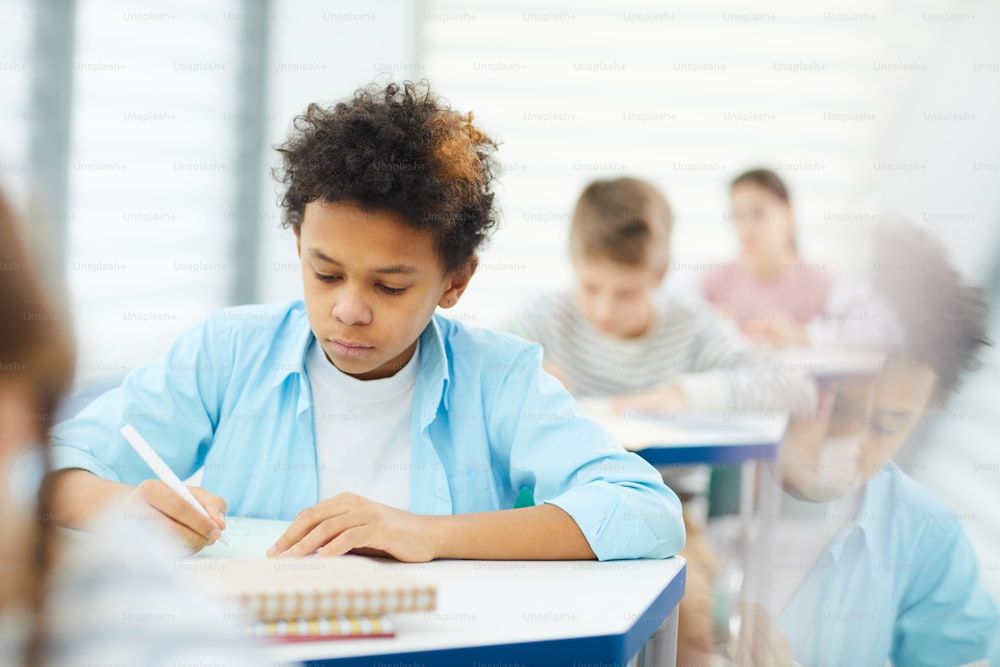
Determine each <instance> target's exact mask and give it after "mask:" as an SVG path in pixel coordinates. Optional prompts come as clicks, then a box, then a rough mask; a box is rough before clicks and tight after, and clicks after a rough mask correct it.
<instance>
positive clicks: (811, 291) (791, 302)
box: [702, 262, 833, 327]
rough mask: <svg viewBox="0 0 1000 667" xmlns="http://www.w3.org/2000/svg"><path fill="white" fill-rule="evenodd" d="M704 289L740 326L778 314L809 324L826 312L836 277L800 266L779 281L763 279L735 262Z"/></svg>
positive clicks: (705, 281) (710, 276)
mask: <svg viewBox="0 0 1000 667" xmlns="http://www.w3.org/2000/svg"><path fill="white" fill-rule="evenodd" d="M702 287H703V289H704V293H705V298H706V299H708V301H709V302H711V303H712V304H714V305H715V306H716V307H717V308H719V309H721V310H722V311H723V312H725V313H727V315H729V316H730V317H732V318H733V319H735V320H736V322H737V324H739V326H740V327H743V326H745V325H746V324H748V323H749V322H750V321H752V320H754V319H756V318H759V317H761V316H764V315H766V314H768V313H773V312H775V311H780V312H783V313H785V314H787V315H788V316H789V317H791V318H792V319H794V320H795V321H796V322H799V323H800V324H806V323H807V322H809V320H811V319H813V318H815V317H820V316H822V315H824V314H825V313H826V308H827V301H828V299H829V296H830V290H831V288H832V287H833V276H831V275H830V274H829V273H827V272H826V271H823V270H821V269H816V268H812V267H809V266H808V265H805V264H798V265H796V266H795V267H793V268H792V269H790V270H788V271H785V272H784V273H783V274H781V275H780V276H778V277H776V278H773V279H764V280H761V279H759V278H756V277H754V275H753V274H752V273H751V272H750V269H749V268H748V267H747V266H746V265H745V264H743V262H735V263H733V264H729V265H727V266H724V267H722V268H721V269H717V270H715V271H713V272H711V273H709V274H708V275H706V276H705V277H704V279H703V282H702Z"/></svg>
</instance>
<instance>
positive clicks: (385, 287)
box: [378, 284, 406, 296]
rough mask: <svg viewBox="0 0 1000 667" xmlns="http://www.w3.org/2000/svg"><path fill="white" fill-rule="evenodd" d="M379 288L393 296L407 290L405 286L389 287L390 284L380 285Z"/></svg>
mask: <svg viewBox="0 0 1000 667" xmlns="http://www.w3.org/2000/svg"><path fill="white" fill-rule="evenodd" d="M378 288H379V289H380V290H382V291H383V292H385V293H386V294H391V295H393V296H399V295H400V294H402V293H403V292H405V291H406V288H405V287H389V286H388V285H381V284H380V285H378Z"/></svg>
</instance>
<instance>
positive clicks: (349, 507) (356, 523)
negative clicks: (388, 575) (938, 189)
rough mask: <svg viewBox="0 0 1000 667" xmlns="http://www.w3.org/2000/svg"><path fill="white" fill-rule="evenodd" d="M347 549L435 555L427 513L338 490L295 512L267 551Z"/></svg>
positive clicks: (334, 552) (407, 556)
mask: <svg viewBox="0 0 1000 667" xmlns="http://www.w3.org/2000/svg"><path fill="white" fill-rule="evenodd" d="M349 551H354V552H355V553H362V554H366V555H389V556H392V557H393V558H396V559H397V560H401V561H404V562H408V563H423V562H426V561H429V560H433V559H434V557H435V543H434V534H433V531H432V530H431V527H430V525H429V523H428V517H425V516H422V515H420V514H413V513H411V512H407V511H404V510H401V509H397V508H395V507H389V506H388V505H382V504H380V503H376V502H374V501H371V500H368V499H367V498H362V497H361V496H358V495H355V494H353V493H341V494H338V495H336V496H334V497H333V498H330V499H328V500H324V501H323V502H321V503H318V504H316V505H313V506H312V507H308V508H306V509H304V510H302V511H301V512H299V514H298V516H296V517H295V520H294V521H292V525H290V526H289V527H288V530H286V531H285V533H284V535H282V536H281V537H280V538H278V541H277V542H275V544H274V546H273V547H271V549H270V550H269V551H268V552H267V555H268V556H269V557H272V558H285V557H291V556H308V555H310V554H312V553H314V552H315V553H316V555H318V556H340V555H343V554H346V553H347V552H349Z"/></svg>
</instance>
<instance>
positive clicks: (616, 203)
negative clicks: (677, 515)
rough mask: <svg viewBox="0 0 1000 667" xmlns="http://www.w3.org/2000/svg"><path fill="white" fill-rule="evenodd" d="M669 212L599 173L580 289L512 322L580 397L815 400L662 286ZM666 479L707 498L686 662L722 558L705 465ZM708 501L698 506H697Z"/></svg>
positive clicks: (701, 629) (537, 303)
mask: <svg viewBox="0 0 1000 667" xmlns="http://www.w3.org/2000/svg"><path fill="white" fill-rule="evenodd" d="M671 224H672V220H671V211H670V206H669V204H668V203H667V200H666V199H665V198H664V196H663V195H662V194H661V193H660V192H659V191H658V190H657V189H656V188H655V187H653V186H652V185H651V184H649V183H647V182H646V181H642V180H639V179H636V178H616V179H613V180H599V181H594V182H593V183H591V184H589V185H588V186H587V187H586V188H585V189H584V190H583V193H582V194H581V195H580V197H579V200H578V201H577V204H576V208H575V210H574V212H573V217H572V220H571V223H570V234H569V246H570V254H571V258H572V261H573V267H574V271H575V279H576V285H575V288H573V289H571V290H566V291H560V292H555V293H551V294H544V295H541V296H539V297H536V298H535V299H533V300H532V301H530V302H529V303H528V304H526V305H525V306H524V308H523V310H522V312H521V315H520V317H518V318H516V319H514V320H513V321H512V322H510V324H509V325H508V326H509V329H510V330H511V331H512V332H514V333H517V334H519V335H521V336H523V337H524V338H527V339H528V340H533V341H536V342H538V343H540V344H541V345H542V348H543V349H544V353H545V362H546V367H547V369H548V370H549V372H550V373H552V374H553V375H555V376H556V377H557V378H559V379H560V380H561V381H562V382H563V383H564V384H565V386H566V387H567V388H569V390H570V391H572V392H573V393H574V394H576V395H577V396H578V397H584V398H589V397H600V398H607V397H611V398H613V399H614V405H615V406H616V407H617V408H618V409H620V410H642V411H654V412H677V411H683V410H695V411H710V412H720V413H721V412H726V411H731V410H765V409H773V410H790V411H793V412H795V413H797V414H808V413H810V412H811V411H812V410H813V408H814V400H815V398H814V394H813V386H812V384H811V383H810V382H808V381H807V380H805V379H804V378H801V377H798V376H795V375H790V374H784V373H781V372H778V371H776V370H775V369H774V366H773V365H772V364H770V363H768V362H767V361H766V359H764V358H763V357H760V356H758V355H756V354H755V353H753V352H752V351H751V350H750V349H749V347H748V345H747V343H746V342H745V341H744V340H742V339H741V338H740V337H739V335H738V334H736V333H735V332H733V331H732V329H731V328H730V327H728V326H726V325H725V323H723V322H722V321H721V320H720V319H719V318H718V317H717V316H716V315H715V314H714V313H712V312H711V310H709V309H707V308H696V307H691V306H689V305H686V304H684V303H682V302H680V301H677V300H675V299H673V298H671V297H668V296H664V295H663V293H662V292H660V291H659V289H658V288H659V287H660V284H661V283H662V282H663V280H664V277H665V276H666V274H667V270H668V268H669V265H670V232H671ZM663 473H664V478H665V479H666V481H667V482H668V484H669V485H670V486H671V488H673V489H674V490H675V491H676V492H677V493H678V494H679V495H680V496H681V498H682V500H684V501H685V503H686V506H687V505H689V504H691V503H693V504H695V506H696V507H697V508H698V509H696V510H695V512H694V515H695V517H697V518H694V519H693V520H687V519H689V515H688V513H687V512H685V519H686V520H687V523H686V525H687V532H688V546H687V547H686V548H685V550H684V551H682V552H681V554H682V555H684V556H685V557H686V558H688V560H689V567H688V587H687V593H686V595H685V598H684V600H683V601H682V603H681V613H680V628H679V633H680V634H679V648H680V655H681V658H682V662H686V661H688V660H689V659H692V658H690V657H689V654H690V653H692V651H693V650H702V651H710V650H711V648H712V646H713V635H712V622H711V612H712V602H711V601H712V587H713V585H712V580H713V579H714V577H715V570H716V565H715V557H714V554H713V552H712V549H711V547H710V545H709V544H708V543H707V541H706V540H705V539H704V538H703V537H702V533H701V524H702V523H703V518H702V517H700V516H698V515H699V514H703V513H704V508H703V507H700V506H703V505H704V503H705V496H706V492H707V488H708V480H709V475H708V469H707V467H705V466H698V467H690V466H685V467H680V468H672V469H665V470H664V471H663ZM699 509H700V511H699Z"/></svg>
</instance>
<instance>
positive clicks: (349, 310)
mask: <svg viewBox="0 0 1000 667" xmlns="http://www.w3.org/2000/svg"><path fill="white" fill-rule="evenodd" d="M331 314H332V315H333V317H334V319H336V320H337V321H338V322H340V323H342V324H346V325H348V326H354V325H362V324H371V321H372V311H371V308H369V307H368V304H367V303H365V301H364V299H362V298H361V297H360V295H357V294H349V293H348V294H342V295H340V298H338V299H337V302H336V303H335V304H334V305H333V309H332V312H331Z"/></svg>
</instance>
